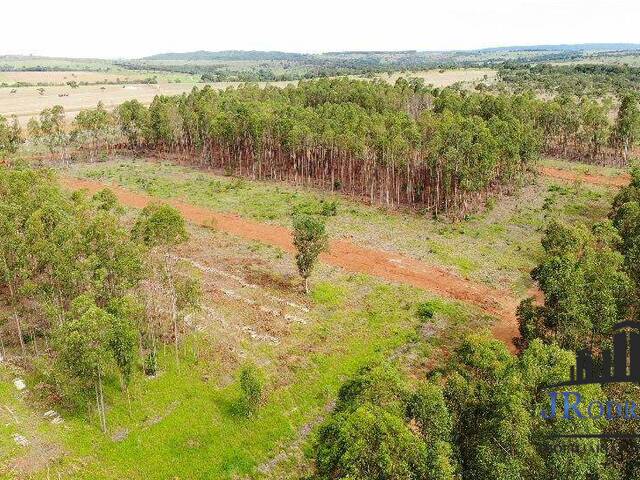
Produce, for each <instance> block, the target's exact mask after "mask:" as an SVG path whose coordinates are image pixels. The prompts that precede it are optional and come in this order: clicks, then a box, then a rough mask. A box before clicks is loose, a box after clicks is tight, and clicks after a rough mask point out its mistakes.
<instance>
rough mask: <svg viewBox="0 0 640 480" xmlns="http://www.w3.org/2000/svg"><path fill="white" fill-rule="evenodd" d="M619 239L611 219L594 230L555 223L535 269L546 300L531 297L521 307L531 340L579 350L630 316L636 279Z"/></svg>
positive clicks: (527, 337)
mask: <svg viewBox="0 0 640 480" xmlns="http://www.w3.org/2000/svg"><path fill="white" fill-rule="evenodd" d="M619 243H620V237H619V235H618V232H617V231H616V229H615V228H614V227H613V226H612V225H611V223H610V222H602V223H598V224H595V225H594V226H593V227H592V228H591V229H588V228H587V227H585V226H584V225H576V226H569V225H563V224H561V223H559V222H555V221H552V222H551V223H550V224H549V226H548V227H547V229H546V231H545V235H544V237H543V239H542V245H543V247H544V250H545V256H544V258H543V260H542V262H541V263H540V264H539V265H538V266H537V267H536V268H535V269H534V271H533V272H532V277H533V279H534V280H535V281H536V282H537V283H538V286H539V287H540V289H541V290H542V292H543V293H544V299H545V301H544V305H535V304H534V303H533V301H532V300H529V301H526V302H524V303H523V304H522V305H521V306H520V309H519V312H518V313H519V316H520V333H521V335H522V340H523V341H524V342H525V344H526V342H528V341H530V340H533V339H535V338H544V339H546V340H547V341H552V340H553V341H555V342H557V343H558V344H559V345H560V346H561V347H563V348H568V349H574V350H575V349H578V348H586V347H590V346H592V345H600V344H601V343H602V341H603V340H605V339H606V338H607V337H608V336H609V335H610V333H611V330H612V327H613V325H614V324H615V323H617V322H619V321H621V320H624V319H625V318H626V317H627V315H628V313H629V306H630V304H631V303H632V301H631V295H632V292H633V284H632V281H631V279H630V278H629V276H628V275H627V273H626V272H625V271H624V268H623V265H624V257H623V256H622V254H620V253H619V252H618V251H617V250H616V248H617V246H618V244H619Z"/></svg>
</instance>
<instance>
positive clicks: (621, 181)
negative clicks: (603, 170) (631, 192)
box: [540, 167, 631, 187]
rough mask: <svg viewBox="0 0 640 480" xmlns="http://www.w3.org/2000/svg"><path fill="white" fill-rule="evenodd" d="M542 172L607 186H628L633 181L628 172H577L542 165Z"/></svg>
mask: <svg viewBox="0 0 640 480" xmlns="http://www.w3.org/2000/svg"><path fill="white" fill-rule="evenodd" d="M540 173H542V174H543V175H546V176H547V177H552V178H558V179H560V180H567V181H571V182H573V181H575V180H580V181H582V182H585V183H590V184H592V185H602V186H605V187H626V186H627V185H629V182H630V181H631V176H629V175H628V174H626V173H624V174H622V175H617V176H607V175H596V174H592V173H577V172H573V171H571V170H563V169H560V168H553V167H541V168H540Z"/></svg>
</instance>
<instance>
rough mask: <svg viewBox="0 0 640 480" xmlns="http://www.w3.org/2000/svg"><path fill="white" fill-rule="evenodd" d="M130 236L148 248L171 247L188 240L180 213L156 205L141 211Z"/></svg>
mask: <svg viewBox="0 0 640 480" xmlns="http://www.w3.org/2000/svg"><path fill="white" fill-rule="evenodd" d="M131 234H132V236H133V238H134V239H135V240H138V241H140V242H142V243H144V244H145V245H147V246H148V247H159V246H161V247H165V248H166V247H171V246H174V245H178V244H179V243H182V242H184V241H186V240H187V239H188V238H189V234H188V233H187V229H186V224H185V221H184V218H183V217H182V215H181V214H180V212H179V211H178V210H176V209H175V208H173V207H172V206H170V205H167V204H157V203H152V204H150V205H147V206H146V207H144V208H143V209H142V211H141V212H140V215H139V216H138V219H137V220H136V223H135V225H134V226H133V230H132V231H131Z"/></svg>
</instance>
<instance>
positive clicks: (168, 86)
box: [0, 69, 496, 125]
mask: <svg viewBox="0 0 640 480" xmlns="http://www.w3.org/2000/svg"><path fill="white" fill-rule="evenodd" d="M74 75H75V76H74ZM150 75H152V74H151V73H141V72H126V71H125V72H79V71H76V72H0V83H2V81H4V80H3V79H4V78H7V77H10V78H11V79H12V80H13V81H30V82H33V81H34V80H33V78H41V79H45V78H47V79H49V80H48V81H50V82H54V83H65V82H67V81H72V80H75V81H78V82H80V81H86V82H91V81H103V80H105V79H113V80H114V81H115V79H118V78H119V79H120V80H121V81H123V82H125V81H126V80H125V79H127V78H129V79H131V78H145V77H148V76H150ZM167 75H168V74H167V73H162V74H160V76H161V77H162V76H165V77H166V76H167ZM170 76H171V77H180V76H181V75H180V74H170ZM401 76H403V77H405V78H408V77H419V78H423V79H424V81H425V83H427V84H433V85H434V86H436V87H444V86H447V85H451V84H454V83H458V82H469V83H473V82H479V81H488V82H491V81H493V80H494V79H495V77H496V72H495V70H489V69H456V70H442V71H439V70H428V71H419V72H404V73H393V74H390V75H389V74H380V75H377V77H378V78H381V79H383V80H386V81H388V82H390V83H393V82H395V81H396V80H397V79H398V78H399V77H401ZM485 76H486V80H485ZM27 79H31V80H27ZM159 80H160V83H158V84H152V85H146V84H129V85H81V86H79V87H78V88H71V87H69V86H67V85H60V86H52V87H42V88H43V89H44V92H43V93H42V94H41V93H40V92H39V91H38V87H37V86H33V87H21V88H0V115H4V116H5V117H10V116H13V115H15V116H17V117H18V120H19V122H20V123H21V124H23V125H24V124H26V123H27V122H28V121H29V118H31V117H33V116H36V115H38V114H39V113H40V112H41V111H42V110H43V109H45V108H49V107H51V106H53V105H62V106H63V107H64V109H65V112H67V115H68V117H69V118H73V117H74V116H75V115H76V114H77V113H78V112H79V111H80V110H82V109H85V108H92V107H95V106H96V104H97V103H98V102H100V101H101V102H102V103H104V105H105V106H106V107H107V108H114V107H116V106H117V105H119V104H121V103H122V102H125V101H127V100H132V99H138V100H140V101H141V102H142V103H145V104H149V103H151V101H152V100H153V97H155V96H156V95H176V94H181V93H184V92H189V91H191V89H192V88H193V87H194V86H197V87H200V88H202V87H204V86H205V85H210V86H211V87H212V88H216V89H224V88H227V87H230V86H237V85H239V84H240V82H216V83H208V84H204V83H189V82H183V83H163V82H162V81H161V79H159ZM40 81H47V80H40ZM267 83H268V84H269V85H276V86H285V85H287V84H290V83H296V82H294V81H286V82H259V85H261V86H264V85H266V84H267ZM12 92H13V93H12Z"/></svg>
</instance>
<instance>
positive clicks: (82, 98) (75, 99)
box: [0, 82, 286, 124]
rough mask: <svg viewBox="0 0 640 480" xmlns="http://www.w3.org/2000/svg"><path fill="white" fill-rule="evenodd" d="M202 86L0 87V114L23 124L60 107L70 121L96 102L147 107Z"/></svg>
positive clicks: (165, 84) (108, 105)
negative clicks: (158, 97) (156, 100)
mask: <svg viewBox="0 0 640 480" xmlns="http://www.w3.org/2000/svg"><path fill="white" fill-rule="evenodd" d="M284 83H286V82H284ZM204 85H205V84H194V83H162V84H157V85H141V84H134V85H103V86H100V85H89V86H81V87H78V88H75V89H72V88H70V87H68V86H64V87H61V86H60V87H45V88H44V90H45V91H44V94H42V95H41V94H40V93H39V92H38V89H37V88H36V87H25V88H17V89H13V90H15V92H14V93H11V91H12V89H10V88H0V115H4V116H5V117H11V116H13V115H15V116H17V117H18V120H19V122H20V123H22V124H26V123H27V122H28V121H29V118H31V117H33V116H36V115H38V114H39V113H40V112H41V111H42V110H43V109H45V108H49V107H51V106H53V105H62V106H63V107H64V109H65V112H67V115H68V116H69V117H70V118H72V117H74V116H75V115H76V114H77V113H78V112H79V111H80V110H82V109H84V108H92V107H95V106H96V104H97V103H98V102H102V103H104V105H105V106H106V107H107V108H114V107H116V106H117V105H120V104H121V103H123V102H126V101H127V100H132V99H138V100H140V101H141V102H143V103H146V104H148V103H151V101H152V100H153V97H155V96H156V95H177V94H181V93H183V92H189V91H191V89H192V88H193V87H194V86H198V87H203V86H204ZM209 85H211V86H212V87H214V88H227V87H228V86H231V85H237V83H227V82H222V83H215V84H209ZM60 95H64V96H60Z"/></svg>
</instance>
